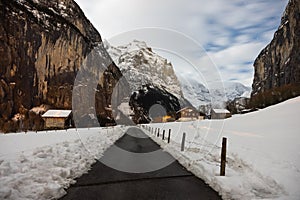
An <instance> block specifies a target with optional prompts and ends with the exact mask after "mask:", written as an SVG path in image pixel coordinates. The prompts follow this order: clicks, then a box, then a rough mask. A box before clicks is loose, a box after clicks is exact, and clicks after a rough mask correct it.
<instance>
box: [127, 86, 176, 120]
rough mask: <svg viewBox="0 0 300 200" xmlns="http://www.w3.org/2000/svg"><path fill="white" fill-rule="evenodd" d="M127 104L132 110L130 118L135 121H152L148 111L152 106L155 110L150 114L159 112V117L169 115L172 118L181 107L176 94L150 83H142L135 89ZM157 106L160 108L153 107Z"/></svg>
mask: <svg viewBox="0 0 300 200" xmlns="http://www.w3.org/2000/svg"><path fill="white" fill-rule="evenodd" d="M129 105H130V107H131V109H132V110H133V111H134V116H133V117H132V120H133V121H134V122H135V123H149V122H150V121H152V120H153V119H151V117H152V118H153V116H151V112H150V111H151V109H152V108H154V110H155V111H154V112H155V113H152V114H154V115H157V114H158V115H159V114H160V117H163V116H165V115H169V116H171V117H173V118H174V119H176V117H177V116H176V113H177V112H178V111H179V110H180V109H181V106H180V103H179V100H178V99H177V97H176V96H174V95H173V94H171V93H169V92H168V91H167V90H165V89H164V88H162V87H158V86H155V85H152V84H146V85H143V86H142V87H141V88H140V89H139V90H137V91H135V92H134V93H133V94H132V95H131V97H130V101H129ZM157 106H158V107H159V108H160V109H155V107H157ZM154 117H155V116H154ZM156 117H157V116H156Z"/></svg>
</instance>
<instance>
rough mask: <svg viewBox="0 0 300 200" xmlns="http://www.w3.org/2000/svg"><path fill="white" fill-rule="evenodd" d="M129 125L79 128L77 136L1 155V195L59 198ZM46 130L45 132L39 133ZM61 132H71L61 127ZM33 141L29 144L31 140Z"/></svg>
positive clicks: (7, 196) (2, 197)
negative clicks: (13, 153)
mask: <svg viewBox="0 0 300 200" xmlns="http://www.w3.org/2000/svg"><path fill="white" fill-rule="evenodd" d="M125 130H126V128H125V127H124V128H121V127H115V128H94V129H90V130H88V129H78V136H79V137H74V140H72V139H71V140H66V141H62V142H60V143H56V144H51V145H46V146H42V147H36V148H34V149H31V150H26V151H23V152H20V153H19V154H18V155H17V156H16V155H4V156H0V199H39V200H41V199H53V198H55V199H57V198H60V197H62V196H63V195H65V194H66V191H65V189H66V188H68V187H69V186H70V185H71V184H73V183H75V181H74V179H75V178H77V177H80V176H81V175H82V174H84V173H87V172H88V170H89V169H90V167H91V165H92V164H93V163H95V162H96V159H99V158H100V157H101V156H102V155H103V153H104V151H105V150H106V149H107V148H108V147H110V146H111V145H112V144H113V143H114V142H115V141H116V140H117V139H119V138H120V137H121V136H122V135H123V134H124V133H125ZM38 134H43V133H38ZM59 134H68V133H66V131H62V132H61V133H58V136H59ZM29 145H30V144H29Z"/></svg>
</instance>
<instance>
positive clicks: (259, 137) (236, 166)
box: [146, 97, 300, 200]
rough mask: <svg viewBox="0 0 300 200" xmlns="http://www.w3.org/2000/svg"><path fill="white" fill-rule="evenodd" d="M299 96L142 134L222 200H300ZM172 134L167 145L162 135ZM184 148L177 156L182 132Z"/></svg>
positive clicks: (161, 125) (172, 124)
mask: <svg viewBox="0 0 300 200" xmlns="http://www.w3.org/2000/svg"><path fill="white" fill-rule="evenodd" d="M299 113H300V97H298V98H294V99H290V100H288V101H286V102H283V103H281V104H278V105H275V106H271V107H268V108H265V109H262V110H259V111H257V112H253V113H248V114H245V115H235V116H233V117H232V118H229V119H226V120H203V121H194V122H180V123H179V122H178V123H177V122H174V123H165V124H151V125H150V126H151V127H153V128H154V131H155V128H160V137H159V138H158V137H157V136H155V135H154V134H153V133H151V132H149V131H146V132H147V133H148V134H149V135H150V136H151V137H152V138H153V139H154V140H155V141H156V142H157V143H159V144H160V145H161V146H162V147H163V148H164V149H165V150H166V151H168V152H169V153H171V154H172V155H173V156H174V157H175V158H177V159H178V160H179V162H180V163H181V164H183V165H184V166H185V167H186V168H187V169H189V170H190V171H192V172H193V173H194V174H195V175H197V176H198V177H200V178H202V179H203V180H205V181H206V182H207V183H208V184H209V185H210V186H211V187H213V188H214V189H215V190H216V191H218V192H219V193H220V195H222V198H224V199H294V200H296V199H300V189H299V188H300V187H299V185H300V148H299V147H300V121H299ZM163 129H164V130H166V137H168V129H171V130H172V132H171V142H170V144H167V140H166V139H165V140H164V141H162V138H161V137H162V130H163ZM183 132H186V135H187V137H186V145H185V150H184V151H183V152H181V151H180V145H181V140H182V133H183ZM222 137H226V138H227V147H228V148H227V164H226V176H219V173H220V154H221V141H222Z"/></svg>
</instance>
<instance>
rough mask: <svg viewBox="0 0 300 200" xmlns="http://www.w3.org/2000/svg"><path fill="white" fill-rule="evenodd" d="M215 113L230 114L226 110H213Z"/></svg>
mask: <svg viewBox="0 0 300 200" xmlns="http://www.w3.org/2000/svg"><path fill="white" fill-rule="evenodd" d="M213 111H214V112H215V113H230V112H229V111H228V110H227V109H216V108H215V109H213Z"/></svg>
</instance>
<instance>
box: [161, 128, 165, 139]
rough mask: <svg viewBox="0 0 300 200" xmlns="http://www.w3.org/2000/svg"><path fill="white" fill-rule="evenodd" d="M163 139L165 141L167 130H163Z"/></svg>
mask: <svg viewBox="0 0 300 200" xmlns="http://www.w3.org/2000/svg"><path fill="white" fill-rule="evenodd" d="M162 139H163V140H164V139H165V130H163V136H162Z"/></svg>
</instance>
